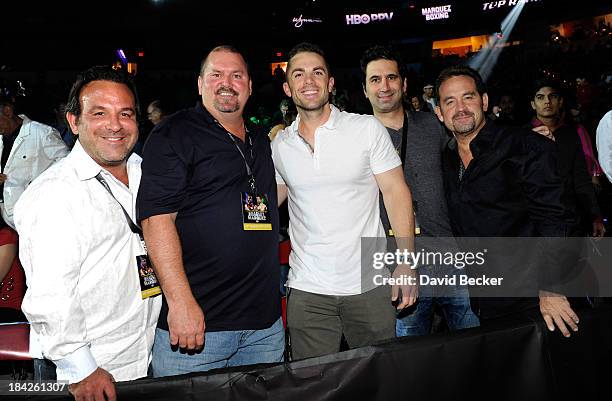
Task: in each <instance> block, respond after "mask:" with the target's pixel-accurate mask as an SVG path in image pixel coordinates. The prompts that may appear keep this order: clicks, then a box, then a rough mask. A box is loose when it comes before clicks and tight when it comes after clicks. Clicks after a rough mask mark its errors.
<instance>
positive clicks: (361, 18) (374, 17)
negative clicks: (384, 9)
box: [345, 12, 393, 25]
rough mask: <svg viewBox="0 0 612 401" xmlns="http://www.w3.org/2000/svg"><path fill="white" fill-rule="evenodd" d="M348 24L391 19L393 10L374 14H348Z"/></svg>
mask: <svg viewBox="0 0 612 401" xmlns="http://www.w3.org/2000/svg"><path fill="white" fill-rule="evenodd" d="M345 17H346V25H359V24H369V23H370V22H384V21H391V19H392V18H393V12H390V13H372V14H347V15H346V16H345Z"/></svg>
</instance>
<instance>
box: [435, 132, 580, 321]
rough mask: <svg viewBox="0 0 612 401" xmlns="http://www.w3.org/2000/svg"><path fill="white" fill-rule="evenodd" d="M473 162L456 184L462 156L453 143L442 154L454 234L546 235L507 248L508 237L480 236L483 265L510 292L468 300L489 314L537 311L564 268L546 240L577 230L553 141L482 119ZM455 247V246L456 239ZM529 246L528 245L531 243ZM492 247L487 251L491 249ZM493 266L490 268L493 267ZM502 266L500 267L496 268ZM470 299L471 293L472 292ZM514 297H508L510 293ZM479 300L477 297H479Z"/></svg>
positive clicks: (472, 143)
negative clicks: (540, 293) (505, 283)
mask: <svg viewBox="0 0 612 401" xmlns="http://www.w3.org/2000/svg"><path fill="white" fill-rule="evenodd" d="M470 149H471V151H472V155H473V160H472V161H471V162H470V164H469V165H468V167H467V168H466V169H465V171H463V173H462V178H461V179H460V177H459V176H460V170H461V168H460V166H461V164H460V163H461V162H460V158H459V154H458V150H457V142H456V140H455V139H454V138H453V139H452V140H451V141H450V142H449V143H448V145H447V148H446V149H445V151H444V154H443V171H444V186H445V193H446V196H447V201H448V209H449V216H450V219H451V227H452V229H453V232H454V234H455V236H457V237H479V238H482V237H530V238H532V237H547V238H548V239H545V238H542V239H541V241H548V242H547V243H546V244H544V245H542V244H540V243H538V244H536V243H537V242H538V241H531V240H529V239H528V240H527V241H529V242H526V241H525V242H522V243H521V244H522V246H511V247H508V246H507V243H510V242H516V241H511V240H508V241H506V244H504V242H503V240H496V241H490V240H489V239H486V238H485V239H481V240H479V241H480V243H486V244H487V245H486V246H487V247H488V248H489V255H488V262H487V263H488V264H489V265H490V266H488V268H489V272H490V271H491V269H498V270H497V271H498V272H501V274H502V275H504V276H505V277H507V279H506V280H507V281H510V280H512V283H513V285H514V286H515V288H516V290H517V294H518V293H521V294H526V293H528V294H531V295H530V297H522V298H518V297H520V295H517V298H509V297H514V295H508V293H509V291H508V290H506V292H505V293H503V294H501V295H500V296H497V295H496V294H495V293H491V294H487V295H486V297H485V298H478V299H474V298H473V307H474V309H475V312H476V313H478V314H479V315H480V316H481V317H482V318H487V317H495V316H500V315H504V314H508V313H512V312H515V311H517V310H520V309H523V308H526V307H530V306H535V305H536V304H537V298H536V297H537V293H538V290H539V289H548V290H556V288H555V287H554V286H552V285H551V283H552V282H555V280H556V278H557V274H558V269H562V268H563V267H562V263H560V261H559V260H558V258H559V256H558V253H557V252H555V248H554V247H552V246H550V245H551V244H550V243H549V242H551V241H552V245H554V246H559V245H560V244H559V242H558V241H556V240H554V239H551V238H555V237H556V238H559V237H565V236H566V235H568V234H569V233H570V232H571V231H572V230H573V227H574V226H575V222H574V221H573V220H572V217H571V214H569V213H568V211H567V209H566V206H565V204H564V203H563V200H562V197H563V193H564V188H563V184H562V182H561V179H560V177H559V176H558V174H557V169H556V158H555V148H554V143H553V142H552V141H550V140H549V139H547V138H545V137H543V136H541V135H537V134H535V133H533V132H531V131H529V130H527V129H525V128H518V127H501V126H498V125H495V124H493V123H492V122H491V121H487V122H486V124H485V126H484V127H483V128H482V130H481V131H480V132H479V133H478V135H477V136H476V137H475V138H474V139H473V140H472V142H471V143H470ZM460 243H461V242H460ZM532 243H533V245H532ZM491 248H492V249H491ZM491 266H492V267H491ZM500 269H501V270H500ZM470 291H471V295H472V296H474V295H475V291H473V290H472V289H470ZM510 294H514V293H512V292H511V293H510ZM480 296H482V295H480Z"/></svg>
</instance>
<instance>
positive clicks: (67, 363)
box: [53, 345, 98, 384]
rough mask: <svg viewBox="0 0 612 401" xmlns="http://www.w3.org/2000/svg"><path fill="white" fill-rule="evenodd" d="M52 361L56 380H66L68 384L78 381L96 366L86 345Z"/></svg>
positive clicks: (90, 372)
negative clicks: (55, 369)
mask: <svg viewBox="0 0 612 401" xmlns="http://www.w3.org/2000/svg"><path fill="white" fill-rule="evenodd" d="M53 363H55V366H57V380H68V382H69V383H70V384H72V383H78V382H80V381H81V380H83V379H84V378H86V377H87V376H89V375H90V374H92V373H93V372H94V371H95V370H96V369H97V368H98V364H97V363H96V360H95V359H94V357H93V355H92V354H91V351H90V350H89V346H87V345H85V346H83V347H81V348H78V349H77V350H76V351H74V352H73V353H71V354H69V355H68V356H66V357H65V358H62V359H58V360H54V361H53Z"/></svg>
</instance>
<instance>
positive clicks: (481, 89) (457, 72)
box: [434, 65, 487, 101]
mask: <svg viewBox="0 0 612 401" xmlns="http://www.w3.org/2000/svg"><path fill="white" fill-rule="evenodd" d="M460 76H467V77H470V78H472V79H473V80H474V82H475V83H476V90H477V91H478V93H479V94H480V96H482V95H484V94H485V93H487V85H486V84H485V83H484V81H483V80H482V77H481V76H480V74H479V73H478V71H476V70H475V69H473V68H471V67H467V66H462V65H456V66H453V67H447V68H445V69H443V70H442V72H440V75H438V78H437V79H436V85H435V86H434V96H435V98H436V99H437V100H438V101H439V100H440V86H442V84H443V83H444V82H445V81H447V80H448V79H450V78H453V77H460Z"/></svg>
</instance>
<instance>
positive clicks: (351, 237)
mask: <svg viewBox="0 0 612 401" xmlns="http://www.w3.org/2000/svg"><path fill="white" fill-rule="evenodd" d="M330 107H331V115H330V117H329V120H328V121H327V122H326V123H325V124H324V125H322V126H321V127H319V128H317V130H316V131H315V149H314V153H312V152H311V150H310V147H309V146H308V144H307V143H306V142H305V141H304V139H302V138H301V137H300V136H299V135H298V132H297V127H298V126H299V123H300V117H299V116H298V118H297V119H296V121H295V122H294V123H293V124H291V126H290V127H288V128H286V129H284V130H283V131H281V132H279V134H278V135H277V136H276V138H275V140H274V142H272V157H273V159H274V165H275V168H276V182H277V183H279V184H286V185H287V188H288V193H289V198H288V201H289V218H290V220H289V235H290V237H291V247H292V252H291V255H290V257H289V264H290V265H291V269H290V270H289V280H288V286H289V287H290V288H296V289H299V290H302V291H308V292H312V293H317V294H326V295H355V294H361V293H363V292H366V291H369V290H370V289H372V288H374V284H373V280H372V279H371V278H366V280H364V283H371V285H366V286H364V287H365V288H362V285H361V282H362V274H361V238H362V237H379V238H384V237H385V232H384V229H383V226H382V223H381V221H380V213H379V199H378V197H379V189H378V185H377V183H376V179H375V177H374V175H375V174H380V173H384V172H385V171H389V170H391V169H393V168H395V167H397V166H399V165H401V162H400V158H399V157H398V155H397V152H396V150H395V149H394V147H393V144H392V143H391V139H390V138H389V134H388V132H387V130H386V128H385V127H384V126H383V125H382V124H381V123H380V122H379V121H378V120H377V119H376V118H374V117H372V116H365V115H359V114H352V113H346V112H341V111H339V110H338V109H337V108H336V107H334V106H333V105H330ZM380 246H382V250H384V241H382V244H380ZM374 273H375V271H374V270H373V269H371V270H368V271H367V272H366V274H367V275H371V276H373V274H374Z"/></svg>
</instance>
